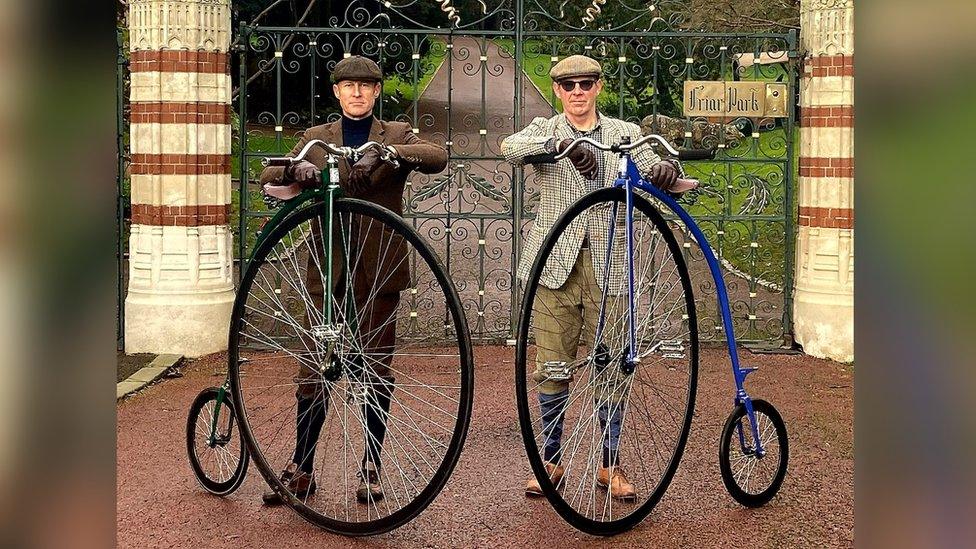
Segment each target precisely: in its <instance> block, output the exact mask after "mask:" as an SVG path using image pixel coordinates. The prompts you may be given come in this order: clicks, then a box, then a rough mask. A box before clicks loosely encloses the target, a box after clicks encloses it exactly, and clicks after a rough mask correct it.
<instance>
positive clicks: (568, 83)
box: [559, 80, 596, 92]
mask: <svg viewBox="0 0 976 549" xmlns="http://www.w3.org/2000/svg"><path fill="white" fill-rule="evenodd" d="M577 84H579V87H580V89H581V90H583V91H590V90H591V89H592V88H593V84H596V80H563V81H562V82H560V83H559V87H560V88H562V89H563V91H567V92H571V91H573V90H574V89H575V88H576V85H577Z"/></svg>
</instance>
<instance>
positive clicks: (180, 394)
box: [117, 347, 854, 548]
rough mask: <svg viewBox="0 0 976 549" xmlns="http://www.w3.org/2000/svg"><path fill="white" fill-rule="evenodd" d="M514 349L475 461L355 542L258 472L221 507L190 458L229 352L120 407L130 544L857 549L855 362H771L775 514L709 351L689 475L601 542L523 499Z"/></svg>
mask: <svg viewBox="0 0 976 549" xmlns="http://www.w3.org/2000/svg"><path fill="white" fill-rule="evenodd" d="M513 356H514V352H513V348H511V347H477V348H476V350H475V363H476V382H475V406H474V416H473V419H472V424H471V430H470V432H469V434H468V439H467V443H466V445H465V448H464V453H463V454H462V456H461V460H460V462H459V463H458V467H457V469H456V470H455V472H454V475H453V476H452V478H451V480H450V481H449V483H448V485H447V487H446V488H445V490H444V491H443V492H442V493H441V494H440V495H439V496H438V498H437V499H436V500H435V501H434V503H433V504H432V505H431V507H430V508H428V509H427V510H426V511H425V512H424V513H423V514H421V515H420V517H418V518H417V519H416V520H415V521H414V522H412V523H410V524H408V525H406V526H404V527H403V528H400V529H399V530H396V531H394V532H392V533H389V534H386V535H383V536H378V537H375V538H369V539H346V538H343V537H341V536H337V535H334V534H330V533H328V532H323V531H320V530H318V529H316V528H315V527H313V526H311V525H309V524H307V523H305V522H304V521H303V520H302V519H301V518H300V517H299V516H297V515H296V514H294V513H292V512H291V511H290V510H289V509H287V508H276V509H267V508H264V507H262V505H261V502H260V494H261V492H262V491H263V490H264V482H263V480H262V479H261V476H260V474H259V473H258V472H257V470H256V469H254V467H253V464H252V468H251V471H250V472H249V474H248V477H247V479H246V480H245V482H244V484H243V486H242V487H241V489H240V490H238V491H237V492H236V493H234V494H233V495H231V496H230V497H227V498H224V499H221V498H217V497H214V496H211V495H209V494H207V493H205V492H204V491H203V490H202V489H201V488H200V487H199V486H198V485H197V483H196V480H195V479H194V477H193V474H192V472H191V471H190V468H189V465H188V463H187V458H186V454H185V440H184V436H185V434H184V426H185V421H186V413H187V410H188V408H189V405H190V402H191V401H192V400H193V398H194V396H195V395H196V393H197V392H198V391H200V390H201V389H203V388H204V387H207V386H210V385H215V384H218V383H220V382H221V381H222V379H223V375H222V374H215V372H218V371H221V370H222V369H223V367H224V361H225V360H226V358H225V355H222V354H221V355H212V356H210V357H205V358H204V359H201V360H198V361H196V362H194V363H191V364H189V365H187V366H186V367H185V368H184V372H185V376H184V377H182V378H178V379H170V380H166V381H165V382H163V383H160V384H157V385H154V386H151V387H149V388H148V389H146V390H144V391H142V392H141V393H140V394H137V395H135V396H133V397H130V398H128V399H126V400H124V401H122V402H121V403H120V404H119V405H118V408H117V410H118V427H117V436H118V443H117V469H118V471H117V472H118V477H117V498H118V500H117V501H118V503H117V505H118V508H117V527H118V545H119V547H234V548H237V547H310V546H315V547H345V548H348V547H396V548H407V547H539V546H553V547H556V546H558V547H582V546H584V545H588V544H592V543H594V542H595V541H597V542H600V543H606V544H608V545H617V544H627V545H633V544H641V545H645V546H651V547H654V546H657V547H677V546H687V547H716V546H745V545H746V544H749V545H753V546H756V547H850V546H852V545H853V542H854V451H853V439H854V435H853V417H854V377H853V370H852V368H851V367H850V366H844V365H840V364H837V363H833V362H829V361H823V360H818V359H814V358H810V357H807V356H802V355H793V356H768V355H764V356H759V355H751V354H749V353H748V352H745V353H744V356H743V362H744V363H745V364H748V365H753V364H760V365H761V366H762V370H760V372H758V373H756V374H754V375H753V376H750V385H749V388H750V389H751V391H752V393H753V394H754V395H756V396H758V397H762V398H765V399H767V400H769V401H771V402H773V403H774V404H775V405H776V406H777V407H778V408H779V409H780V410H781V412H782V414H783V416H784V417H785V419H786V422H787V428H788V429H789V433H790V449H791V457H790V472H789V474H788V475H787V477H786V482H785V483H784V485H783V488H782V491H781V492H780V494H779V495H778V496H777V497H776V498H774V499H773V501H772V502H770V503H769V504H768V505H767V506H766V507H764V508H761V509H756V510H749V509H745V508H743V507H740V506H739V505H737V504H736V503H735V502H734V501H733V500H732V499H731V498H730V497H729V496H728V495H727V494H726V492H725V489H724V487H723V486H722V481H721V477H720V475H719V471H718V459H717V443H718V436H719V433H720V431H721V428H722V424H723V423H724V420H725V417H726V415H727V414H728V413H729V411H730V409H731V396H732V395H731V392H730V388H731V385H732V382H731V375H730V373H729V371H728V365H727V360H726V357H725V354H724V353H723V352H722V351H721V350H720V349H709V350H705V351H703V353H702V360H701V372H700V378H699V392H698V404H697V414H696V417H695V421H694V424H693V426H692V432H691V437H690V440H689V445H688V448H687V450H686V452H685V455H684V459H683V460H682V462H681V466H680V467H679V469H678V474H677V475H676V477H675V480H674V482H673V483H672V484H671V487H670V488H669V490H668V492H667V494H666V495H665V497H664V499H663V500H662V501H661V502H660V503H659V504H658V506H657V508H656V509H655V510H654V512H652V513H651V515H650V516H649V517H648V519H647V520H646V521H645V522H644V523H643V524H642V525H640V526H638V527H637V528H636V529H634V530H632V531H630V532H628V533H625V534H623V535H620V536H618V537H616V538H613V539H610V540H599V539H597V538H592V537H590V536H587V535H585V534H581V533H580V532H578V531H576V530H574V529H573V528H572V527H570V526H569V525H567V524H566V523H564V522H563V521H562V520H561V519H560V518H559V517H558V515H556V514H555V512H554V511H552V510H551V509H550V508H549V507H548V505H547V503H546V502H545V501H544V500H542V501H538V500H532V501H527V500H526V499H525V497H524V496H523V494H522V488H523V486H524V482H525V480H526V478H527V475H528V474H529V468H528V462H527V460H526V459H525V454H524V450H523V448H522V442H521V436H520V434H519V430H518V423H517V412H516V410H515V399H514V391H513V390H512V368H513V365H512V360H513Z"/></svg>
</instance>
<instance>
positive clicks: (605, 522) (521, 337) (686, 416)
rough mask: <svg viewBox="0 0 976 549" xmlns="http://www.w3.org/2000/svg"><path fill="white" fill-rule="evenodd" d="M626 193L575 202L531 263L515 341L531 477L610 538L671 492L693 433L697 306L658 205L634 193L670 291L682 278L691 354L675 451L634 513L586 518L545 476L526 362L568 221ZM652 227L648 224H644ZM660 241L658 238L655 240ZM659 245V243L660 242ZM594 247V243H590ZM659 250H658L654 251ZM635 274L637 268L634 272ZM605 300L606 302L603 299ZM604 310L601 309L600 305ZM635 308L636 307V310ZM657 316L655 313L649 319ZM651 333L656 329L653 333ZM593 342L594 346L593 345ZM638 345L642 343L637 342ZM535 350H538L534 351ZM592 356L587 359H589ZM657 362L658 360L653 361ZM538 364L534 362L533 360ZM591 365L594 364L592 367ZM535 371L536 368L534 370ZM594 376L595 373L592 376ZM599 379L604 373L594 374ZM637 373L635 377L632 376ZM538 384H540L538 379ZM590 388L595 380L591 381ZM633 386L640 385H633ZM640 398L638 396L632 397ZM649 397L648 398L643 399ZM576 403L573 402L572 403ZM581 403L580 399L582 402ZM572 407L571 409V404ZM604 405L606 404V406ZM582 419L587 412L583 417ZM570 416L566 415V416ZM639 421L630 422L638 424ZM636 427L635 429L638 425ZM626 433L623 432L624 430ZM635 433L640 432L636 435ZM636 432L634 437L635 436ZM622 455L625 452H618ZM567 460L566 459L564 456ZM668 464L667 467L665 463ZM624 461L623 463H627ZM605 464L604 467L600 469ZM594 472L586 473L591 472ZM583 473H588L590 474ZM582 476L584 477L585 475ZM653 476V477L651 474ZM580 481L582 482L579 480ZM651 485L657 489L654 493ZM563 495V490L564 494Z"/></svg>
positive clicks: (560, 509) (572, 514)
mask: <svg viewBox="0 0 976 549" xmlns="http://www.w3.org/2000/svg"><path fill="white" fill-rule="evenodd" d="M625 199H626V194H625V191H624V190H623V189H620V188H606V189H599V190H596V191H593V192H591V193H589V194H587V195H585V196H583V197H582V198H581V199H580V200H578V201H577V202H576V203H574V204H573V205H572V206H571V207H570V208H569V209H568V210H567V211H566V212H565V213H564V214H563V215H562V217H560V218H559V220H557V222H556V223H555V224H554V226H553V228H552V230H551V231H550V232H549V234H548V235H547V237H546V238H545V240H544V242H543V244H542V247H541V248H540V251H539V253H538V255H537V257H536V260H535V263H534V264H533V267H532V270H531V273H530V275H529V278H528V281H527V283H526V288H525V295H524V297H523V301H522V304H521V316H520V321H519V327H518V339H517V343H516V360H515V370H516V372H515V381H516V400H517V404H518V412H519V423H520V426H521V431H522V438H523V442H524V443H525V448H526V453H527V456H528V459H529V464H530V465H531V467H532V471H533V474H534V475H535V477H536V479H537V480H538V482H539V484H540V487H541V488H542V491H543V493H544V495H545V497H546V498H547V500H548V501H549V503H550V504H551V505H552V506H553V508H555V510H556V512H557V513H559V515H560V516H561V517H562V518H563V519H565V520H566V521H567V522H569V523H570V524H571V525H572V526H574V527H575V528H577V529H579V530H581V531H583V532H586V533H588V534H593V535H600V536H609V535H614V534H618V533H621V532H624V531H626V530H629V529H631V528H633V527H634V526H635V525H636V524H638V523H639V522H640V521H642V520H643V519H644V518H645V517H647V515H648V514H649V513H650V512H651V510H652V509H653V508H654V506H655V505H656V504H657V503H658V501H659V500H660V499H661V497H662V496H663V495H664V492H665V491H666V490H667V487H668V485H669V484H670V482H671V480H672V478H673V477H674V474H675V472H676V470H677V468H678V464H679V462H680V460H681V456H682V454H683V452H684V448H685V445H686V443H687V440H688V434H689V432H690V429H691V420H692V416H693V413H694V405H695V393H696V389H697V379H698V328H697V317H696V313H695V302H694V296H693V293H692V286H691V281H690V278H689V275H688V269H687V266H686V264H685V261H684V258H683V256H682V250H681V247H680V246H679V244H678V242H677V240H676V239H675V236H674V235H673V234H672V229H671V228H670V227H669V226H668V225H667V222H666V221H665V220H664V218H663V217H662V216H661V215H660V213H659V212H658V211H657V209H656V208H654V206H652V205H651V203H650V202H649V201H648V200H646V199H645V198H643V197H641V196H640V195H638V194H635V195H634V208H635V214H636V213H637V212H640V213H641V214H642V215H643V216H644V217H645V218H646V219H648V220H650V221H649V223H652V224H653V225H642V226H646V227H648V228H651V227H653V228H654V229H655V230H656V231H658V232H659V233H660V235H662V236H663V240H664V242H665V243H666V247H662V248H663V249H661V250H660V251H656V252H652V254H651V255H654V253H660V254H662V257H670V260H671V261H673V265H674V271H672V273H671V275H670V276H671V277H673V276H674V273H675V272H676V274H677V278H672V280H673V281H672V282H671V284H672V286H671V287H672V288H674V289H675V290H674V291H675V292H677V291H678V290H677V288H678V287H679V279H680V291H681V292H682V293H683V296H684V299H683V300H681V298H680V296H679V297H677V298H676V299H677V300H679V302H681V306H682V307H684V311H685V312H686V314H687V317H686V318H684V317H682V318H684V320H681V321H679V322H680V323H681V324H682V325H683V326H684V328H685V329H687V330H688V332H687V344H686V345H687V347H685V348H684V350H685V351H686V352H687V354H686V355H684V359H683V360H684V361H686V362H687V364H685V363H684V362H683V363H682V369H681V370H680V372H681V374H682V376H684V377H682V378H681V379H682V381H681V385H680V387H676V398H677V399H678V400H676V402H677V401H679V404H678V407H679V408H683V409H682V410H680V411H677V412H676V413H675V414H674V416H673V421H674V426H673V429H672V430H671V431H670V436H671V441H673V447H671V448H670V449H669V450H668V452H669V454H670V455H665V456H664V458H663V459H662V464H661V466H660V476H659V477H654V478H656V480H650V479H648V480H647V483H646V486H647V487H648V488H649V489H648V490H646V491H645V492H640V491H638V494H637V498H636V500H635V501H636V502H637V503H635V504H634V506H633V507H632V508H631V510H630V511H629V512H628V513H627V514H625V515H623V516H620V517H619V518H615V517H613V513H612V512H611V513H609V517H607V516H601V517H596V516H595V515H596V514H597V513H596V511H594V513H593V515H594V516H587V514H585V513H583V512H581V511H580V510H579V509H577V508H575V507H574V505H573V504H572V503H570V502H567V501H566V499H564V497H563V496H564V494H561V493H560V491H559V490H557V488H556V486H554V485H553V483H552V482H551V481H550V479H549V478H548V476H547V473H546V472H545V469H544V465H543V457H542V456H541V455H540V449H539V446H540V444H539V443H538V442H537V440H536V436H535V432H534V428H533V421H534V420H533V411H532V410H531V409H530V406H529V400H530V399H529V394H530V387H529V382H528V378H529V376H530V375H531V374H530V372H531V370H530V367H529V365H528V364H527V363H528V361H529V360H530V357H529V356H528V355H529V346H530V343H529V337H530V333H529V330H530V324H532V322H531V321H530V319H531V317H532V314H533V303H534V300H535V296H536V294H537V291H538V289H539V286H540V278H541V276H542V272H543V268H544V266H545V265H546V262H547V261H548V259H549V257H550V255H551V253H552V251H553V249H554V247H555V245H556V243H557V241H558V240H559V238H560V236H561V235H562V234H563V232H564V231H565V230H566V229H567V227H568V226H569V225H570V223H571V222H572V221H573V220H574V219H576V218H577V217H578V216H580V215H581V214H582V213H583V212H585V211H587V210H588V209H590V208H593V207H594V206H611V205H616V206H617V207H619V208H620V210H619V211H620V212H622V211H624V208H625ZM644 223H648V222H644ZM636 232H637V226H636V225H635V233H636ZM653 238H655V239H656V238H657V236H655V237H653ZM656 242H659V241H656ZM591 245H592V243H591ZM655 250H657V247H655ZM635 270H636V268H635ZM604 302H606V301H604ZM601 307H602V306H601ZM635 310H636V308H635ZM648 317H649V318H650V317H653V313H650V314H649V316H648ZM652 331H653V330H652ZM594 343H596V342H595V341H594ZM638 345H640V342H639V343H638ZM536 350H537V349H536ZM590 358H591V357H588V358H587V360H589V359H590ZM651 358H656V357H651ZM533 360H534V359H533ZM646 362H647V364H645V362H644V361H642V363H641V364H639V365H638V366H637V370H635V372H639V371H640V369H641V368H648V367H651V366H652V364H653V362H652V361H651V360H647V361H646ZM594 363H595V361H593V360H590V365H592V364H594ZM588 367H590V366H588ZM532 368H533V369H534V366H533V367H532ZM644 371H645V372H651V371H652V370H647V369H645V370H644ZM591 375H592V374H591ZM595 375H596V376H599V375H601V374H595ZM634 375H636V374H634ZM645 375H649V376H652V375H655V374H653V373H646V374H645ZM536 381H538V380H536ZM591 384H592V381H591ZM632 386H637V385H636V384H632ZM634 394H636V393H634ZM631 398H632V397H631V396H629V393H628V396H627V397H626V399H628V400H625V401H624V402H627V404H626V405H625V406H623V407H626V408H628V409H629V408H631V407H633V404H632V403H631V402H630V399H631ZM645 398H646V397H645ZM570 400H572V399H570ZM581 402H582V401H581ZM567 406H568V405H567ZM604 406H605V405H604ZM623 407H621V408H623ZM627 413H628V414H630V415H629V416H628V417H630V416H633V415H635V414H636V412H634V413H631V412H629V411H628V412H627ZM580 416H581V417H582V416H583V414H580ZM566 417H568V416H566ZM636 421H639V420H635V421H632V422H631V423H632V424H634V423H636ZM635 429H636V427H635ZM621 432H622V431H621ZM632 432H635V433H636V431H632ZM636 436H637V435H636V434H635V435H634V437H635V438H636ZM619 440H620V442H619V445H620V446H619V447H620V448H623V447H624V444H625V442H624V438H623V435H621V436H620V438H619ZM653 440H654V439H652V441H653ZM618 451H619V452H621V453H622V452H623V451H622V450H618ZM564 459H565V457H564ZM665 463H666V465H665ZM623 464H624V463H623V461H621V465H623ZM638 465H639V464H636V463H633V462H628V465H627V471H631V468H633V467H637V466H638ZM601 466H602V465H601ZM589 470H590V468H589V466H588V468H587V469H586V471H589ZM586 471H584V473H585V472H586ZM568 476H569V467H567V477H568ZM582 476H583V475H581V477H582ZM648 476H649V477H651V475H648ZM571 482H573V481H572V480H567V481H566V482H565V483H564V484H566V485H568V484H569V483H571ZM580 482H582V481H580ZM652 486H653V489H650V488H651V487H652ZM564 491H565V490H564ZM565 495H567V497H569V498H570V499H571V500H573V499H575V498H576V497H577V496H575V495H573V496H569V494H565ZM606 514H607V513H606V510H605V509H604V515H606Z"/></svg>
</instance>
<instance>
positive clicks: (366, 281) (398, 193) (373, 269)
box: [261, 119, 447, 294]
mask: <svg viewBox="0 0 976 549" xmlns="http://www.w3.org/2000/svg"><path fill="white" fill-rule="evenodd" d="M312 139H321V140H322V141H325V142H326V143H332V144H333V145H338V146H342V122H341V120H337V121H335V122H331V123H329V124H322V125H320V126H313V127H311V128H309V129H308V130H306V131H305V133H304V135H303V136H302V138H301V139H299V141H298V143H296V144H295V147H294V148H293V149H292V150H291V152H290V153H288V156H295V155H296V154H298V153H299V152H300V151H301V150H302V147H304V146H305V144H306V143H308V141H309V140H312ZM368 140H369V141H377V142H379V143H384V144H387V145H393V146H394V147H395V148H396V150H397V152H398V153H399V154H400V157H401V158H402V159H403V160H404V162H401V165H400V167H399V168H393V167H392V166H390V165H389V164H385V163H384V164H382V165H381V166H380V167H379V168H377V170H376V171H375V172H373V175H372V176H371V178H370V180H371V181H372V185H370V186H369V188H368V189H366V190H365V191H364V192H363V193H362V194H360V195H350V196H352V197H353V198H359V199H362V200H367V201H369V202H373V203H375V204H379V205H380V206H383V207H385V208H388V209H390V210H392V211H393V212H395V213H396V214H397V215H403V188H404V185H405V184H406V181H407V177H408V176H409V175H410V171H411V170H412V169H416V170H417V171H419V172H421V173H427V174H431V173H437V172H440V171H442V170H443V169H444V168H445V167H446V166H447V151H446V150H444V148H443V147H440V146H438V145H435V144H433V143H430V142H429V141H424V140H423V139H421V138H419V137H417V135H416V134H414V133H413V130H412V128H411V127H410V124H407V123H405V122H385V121H382V120H379V119H375V120H374V121H373V125H372V127H371V128H370V131H369V137H368ZM326 157H327V155H326V153H325V151H324V150H323V149H321V148H320V147H315V148H313V149H312V150H311V151H309V153H308V156H307V157H306V159H307V160H308V161H310V162H311V163H313V164H315V165H316V166H318V167H319V169H322V170H325V169H327V163H326ZM349 169H350V165H349V162H348V161H346V160H345V159H340V160H339V186H340V187H343V189H345V188H346V182H347V180H348V179H347V177H348V174H349ZM284 171H285V169H284V168H283V167H280V166H272V167H267V168H265V169H264V171H262V172H261V184H262V185H264V184H268V183H270V184H272V185H280V184H282V183H283V182H282V178H283V176H284ZM381 230H382V228H381V227H380V226H378V225H377V226H371V227H370V228H368V229H367V230H366V231H364V232H363V235H362V238H359V239H358V240H359V242H358V246H357V247H358V249H357V250H352V251H351V252H350V253H354V254H357V255H360V256H361V258H362V259H361V261H362V262H361V263H360V265H361V267H360V268H357V272H356V280H355V285H356V292H357V294H358V293H361V292H370V291H374V289H373V286H374V285H379V287H378V288H375V291H377V292H378V293H387V292H398V291H400V290H403V289H406V288H408V287H410V269H409V262H408V259H407V257H406V246H404V245H402V244H403V243H394V245H393V246H391V243H390V235H389V234H388V233H387V234H382V233H381V232H380V231H381ZM397 244H399V245H397ZM381 250H382V251H383V252H384V253H383V257H382V258H381V257H379V256H380V252H381ZM401 255H402V257H401ZM388 270H392V272H386V271H388ZM316 278H320V277H316ZM309 282H310V283H312V284H315V283H316V282H317V281H311V280H310V281H309ZM313 290H314V289H313Z"/></svg>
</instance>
